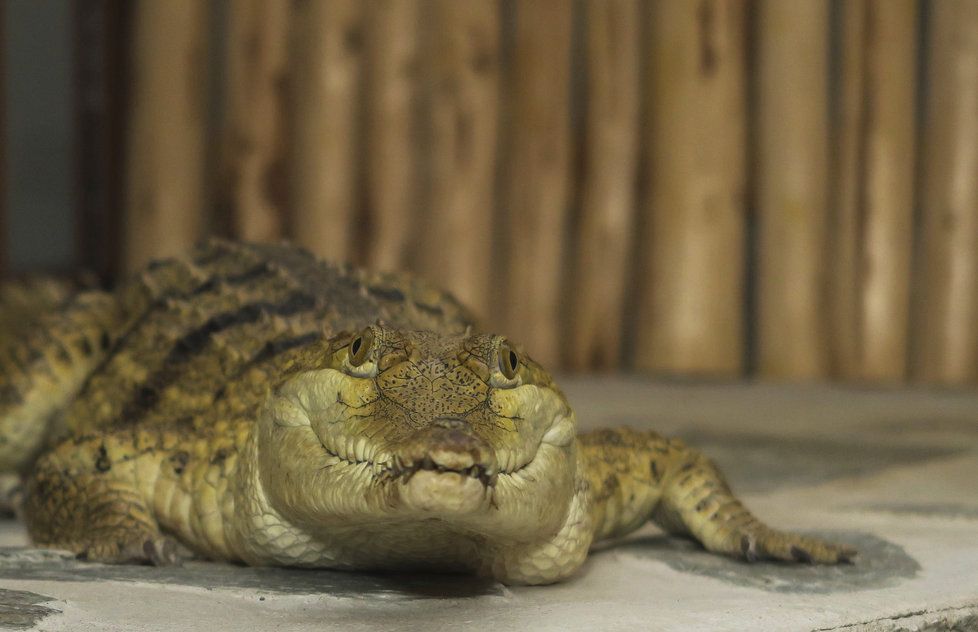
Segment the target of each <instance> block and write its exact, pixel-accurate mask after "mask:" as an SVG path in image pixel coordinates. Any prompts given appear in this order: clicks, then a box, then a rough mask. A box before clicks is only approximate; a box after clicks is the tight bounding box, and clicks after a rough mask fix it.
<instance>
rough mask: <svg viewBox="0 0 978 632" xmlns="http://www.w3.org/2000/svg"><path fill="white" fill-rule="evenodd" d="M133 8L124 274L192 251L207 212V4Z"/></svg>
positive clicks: (185, 0) (186, 1) (184, 1)
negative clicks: (153, 261) (152, 260)
mask: <svg viewBox="0 0 978 632" xmlns="http://www.w3.org/2000/svg"><path fill="white" fill-rule="evenodd" d="M134 11H135V13H134V26H133V28H134V33H133V72H132V74H133V77H132V98H131V102H130V105H131V111H130V119H129V131H128V139H127V152H126V154H127V166H128V174H127V176H126V197H125V200H126V204H125V208H124V213H123V238H124V244H123V267H124V268H125V269H126V270H134V269H136V268H138V267H140V266H142V265H143V264H144V263H146V262H147V261H148V260H150V259H152V258H154V257H162V256H168V255H174V254H178V253H181V252H184V251H186V250H187V249H188V248H191V247H192V246H193V244H194V243H195V242H196V241H197V240H198V238H199V237H200V231H201V227H202V224H203V222H202V217H203V214H204V209H205V208H206V200H205V187H204V151H205V138H206V119H207V113H206V107H205V104H206V96H207V95H206V88H207V82H206V80H205V74H206V68H207V55H206V53H207V39H208V38H207V33H206V27H207V11H208V4H207V3H206V2H198V1H197V0H170V1H168V2H157V1H156V0H139V2H137V3H136V5H135V7H134Z"/></svg>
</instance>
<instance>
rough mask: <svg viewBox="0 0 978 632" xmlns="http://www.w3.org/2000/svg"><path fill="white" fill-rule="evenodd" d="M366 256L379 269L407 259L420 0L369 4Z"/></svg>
mask: <svg viewBox="0 0 978 632" xmlns="http://www.w3.org/2000/svg"><path fill="white" fill-rule="evenodd" d="M365 6H366V42H367V48H366V51H365V60H366V62H365V70H366V102H365V103H364V111H365V116H366V119H367V120H366V130H365V132H366V147H367V155H366V159H365V166H366V173H365V174H364V175H365V179H366V199H365V200H364V204H365V207H366V211H367V215H368V216H369V217H370V234H369V235H368V236H367V244H366V249H367V253H366V254H367V256H366V262H367V264H368V265H370V266H371V267H372V268H376V269H380V270H397V269H403V268H404V267H405V266H406V265H407V256H408V247H409V245H410V243H411V241H412V235H413V227H414V223H415V221H416V216H417V202H418V200H417V189H418V187H417V180H418V176H419V170H418V168H417V163H418V154H419V152H418V151H417V149H416V147H417V126H416V125H415V122H416V121H415V118H416V117H415V114H416V112H417V108H416V106H417V93H418V84H419V77H418V74H419V73H418V69H419V51H418V48H419V46H418V26H419V23H418V21H419V7H420V4H419V3H418V2H417V0H371V1H370V2H368V3H367V4H366V5H365Z"/></svg>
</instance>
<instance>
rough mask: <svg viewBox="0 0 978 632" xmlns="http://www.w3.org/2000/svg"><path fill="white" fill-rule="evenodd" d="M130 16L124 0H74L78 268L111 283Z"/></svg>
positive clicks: (116, 251) (116, 252) (117, 252)
mask: <svg viewBox="0 0 978 632" xmlns="http://www.w3.org/2000/svg"><path fill="white" fill-rule="evenodd" d="M131 18H132V15H131V11H130V5H129V4H128V3H127V2H125V1H124V0H79V1H78V2H77V3H75V11H74V22H75V25H74V29H75V33H74V36H75V42H74V47H75V77H74V91H75V94H74V96H75V125H76V134H77V140H76V150H75V164H74V171H75V196H76V200H77V202H76V205H77V206H76V208H77V211H76V212H77V218H78V219H77V222H76V228H75V230H76V235H77V237H76V242H77V246H76V252H77V261H76V265H77V266H78V267H79V268H81V269H84V270H87V271H91V272H94V273H95V274H96V275H97V276H98V278H99V279H101V280H102V282H103V283H106V284H112V283H113V282H114V280H115V279H116V276H117V275H118V273H119V272H120V269H119V267H120V256H121V236H120V234H119V233H120V228H121V221H122V206H123V194H124V190H125V186H124V182H125V173H124V169H123V162H124V161H123V158H124V155H125V137H126V135H125V131H126V89H125V83H126V79H127V77H128V68H127V64H126V60H127V59H128V57H129V55H128V51H129V38H128V37H127V33H128V32H129V27H130V26H131Z"/></svg>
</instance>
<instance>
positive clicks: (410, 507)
mask: <svg viewBox="0 0 978 632" xmlns="http://www.w3.org/2000/svg"><path fill="white" fill-rule="evenodd" d="M398 487H399V489H398V492H399V497H400V500H401V502H402V503H403V505H404V509H405V510H407V511H412V512H417V513H421V514H430V515H431V516H432V517H439V516H446V517H447V516H450V515H453V514H454V515H457V514H467V513H473V512H476V511H478V510H480V509H482V508H484V507H486V506H488V505H489V503H490V499H491V488H488V487H486V486H485V485H483V484H482V482H481V481H480V480H479V479H478V478H472V477H471V476H467V475H465V474H461V473H457V472H438V471H432V470H422V471H420V472H417V473H416V474H414V475H413V476H412V477H411V478H410V480H408V481H407V482H406V483H398Z"/></svg>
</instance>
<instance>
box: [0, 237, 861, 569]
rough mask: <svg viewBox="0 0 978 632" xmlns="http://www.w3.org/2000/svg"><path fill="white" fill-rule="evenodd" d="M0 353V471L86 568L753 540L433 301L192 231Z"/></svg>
mask: <svg viewBox="0 0 978 632" xmlns="http://www.w3.org/2000/svg"><path fill="white" fill-rule="evenodd" d="M26 329H29V331H25V332H24V333H23V334H22V335H19V336H17V338H16V339H15V340H12V341H10V342H9V344H8V345H7V348H6V349H5V350H4V351H3V354H2V356H0V470H2V471H6V472H19V473H21V474H22V475H23V476H24V477H25V481H26V482H25V484H24V485H25V498H24V500H23V508H22V514H23V516H24V519H25V520H26V524H27V529H28V532H29V534H30V537H31V538H32V540H33V542H34V543H35V544H36V545H38V546H43V547H52V548H57V549H67V550H69V551H72V552H74V553H75V554H77V555H78V556H79V557H80V558H82V559H87V560H93V561H99V562H106V563H150V564H157V565H166V564H178V563H180V562H181V560H183V559H185V558H186V557H187V556H191V555H193V556H198V557H204V558H209V559H215V560H230V561H237V562H243V563H246V564H250V565H281V566H293V567H325V568H333V569H361V570H407V569H411V570H431V571H447V572H466V573H476V574H479V575H482V576H487V577H490V578H494V579H495V580H498V581H500V582H503V583H505V584H548V583H552V582H557V581H560V580H563V579H565V578H568V577H570V576H571V575H573V574H574V573H575V571H576V570H577V569H578V568H580V567H581V565H582V563H583V562H584V560H585V558H586V556H587V554H588V552H589V550H590V549H591V547H592V545H593V544H594V543H596V542H599V541H601V540H607V539H609V538H616V537H620V536H623V535H625V534H627V533H629V532H631V531H634V530H636V529H638V528H639V527H641V526H642V525H643V524H645V523H647V522H649V521H653V522H655V523H657V524H658V525H660V526H661V527H663V528H664V529H665V530H666V531H668V532H670V533H676V534H683V535H686V536H689V537H692V538H694V539H696V540H698V541H699V542H700V543H702V545H703V546H704V547H705V548H706V549H707V550H709V551H712V552H716V553H719V554H725V555H729V556H734V557H738V558H740V559H743V560H747V561H757V560H764V559H773V560H784V561H788V562H802V563H827V564H833V563H845V562H851V561H852V560H853V559H854V556H855V554H856V552H855V551H854V550H853V549H851V548H849V547H846V546H843V545H839V544H833V543H830V542H826V541H822V540H820V539H816V538H812V537H807V536H803V535H796V534H792V533H788V532H784V531H779V530H777V529H774V528H771V527H769V526H767V525H765V524H764V523H762V522H761V521H760V520H759V519H758V518H756V517H754V515H753V514H751V513H750V512H749V511H748V509H747V508H746V507H745V506H744V505H743V504H742V502H741V501H739V500H738V499H737V498H736V497H735V496H734V495H733V493H732V492H731V490H730V487H729V486H728V484H727V483H726V482H725V481H724V479H723V477H722V475H721V473H720V472H719V471H718V469H717V467H716V466H715V465H714V464H713V463H712V462H711V461H710V460H709V459H708V458H706V457H705V456H703V455H702V454H701V453H699V452H698V451H696V450H694V449H691V448H689V447H687V446H686V445H684V443H683V442H682V441H680V440H678V439H667V438H664V437H661V436H660V435H658V434H656V433H654V432H651V431H644V430H643V431H639V430H634V429H629V428H616V429H606V430H600V431H595V432H587V433H581V434H578V433H577V430H576V419H575V415H574V411H573V410H572V408H571V406H570V405H569V404H568V401H567V399H566V398H565V396H564V395H563V393H562V392H561V390H560V389H559V387H558V386H557V385H556V384H555V382H554V380H553V379H552V377H551V376H550V374H549V373H548V372H547V371H546V370H545V369H544V368H543V367H541V366H540V365H539V364H538V363H537V362H535V361H534V360H533V358H532V357H531V356H530V355H529V354H528V353H527V352H526V351H525V350H524V349H523V348H522V347H521V346H520V345H519V344H517V343H516V342H514V341H512V340H510V339H508V338H506V337H503V336H499V335H493V334H487V333H480V332H479V331H478V330H477V329H476V327H475V323H474V320H473V318H472V316H471V315H470V313H469V312H468V311H467V310H466V309H465V308H464V307H463V306H462V305H460V304H459V303H458V302H457V301H456V300H455V299H453V298H452V297H451V296H450V295H449V294H448V293H446V292H443V291H440V290H438V289H436V288H435V287H433V286H431V285H428V284H426V283H425V282H423V281H421V280H418V279H416V278H413V277H410V276H406V275H396V274H380V273H371V272H365V271H362V270H358V269H355V268H353V267H351V266H348V265H336V264H331V263H326V262H323V261H320V260H318V259H317V258H315V257H313V256H312V255H310V254H308V253H306V252H304V251H302V250H300V249H297V248H295V247H293V246H290V245H288V244H261V245H260V244H247V243H238V242H232V241H223V240H212V241H209V242H207V243H205V244H203V245H202V246H200V247H199V248H198V249H197V250H196V251H195V252H193V253H192V254H191V255H188V256H187V257H185V258H175V259H168V260H163V261H157V262H154V263H153V264H151V265H149V266H148V267H147V268H146V269H144V270H143V271H142V272H140V273H139V274H137V275H135V276H134V277H132V279H131V280H129V281H128V282H126V283H124V284H122V285H121V286H120V287H119V288H117V289H116V290H115V291H113V292H107V291H101V290H89V291H83V292H79V293H77V294H75V295H73V296H71V297H70V299H69V300H65V301H64V302H63V304H61V305H59V308H58V309H56V310H48V311H47V312H45V313H44V314H42V315H40V316H38V317H36V318H35V319H34V322H33V323H32V325H31V326H30V327H28V328H26Z"/></svg>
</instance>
